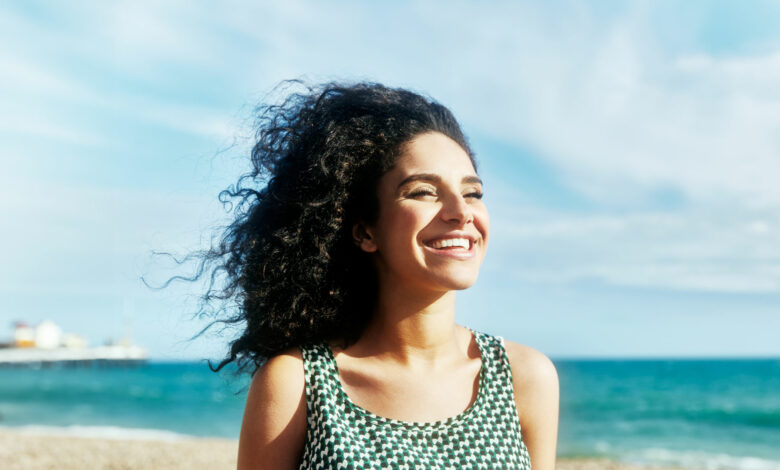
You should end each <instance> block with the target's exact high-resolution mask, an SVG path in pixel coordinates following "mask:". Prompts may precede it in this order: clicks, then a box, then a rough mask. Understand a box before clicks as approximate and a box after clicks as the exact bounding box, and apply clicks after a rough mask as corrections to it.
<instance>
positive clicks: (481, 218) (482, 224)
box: [474, 205, 490, 243]
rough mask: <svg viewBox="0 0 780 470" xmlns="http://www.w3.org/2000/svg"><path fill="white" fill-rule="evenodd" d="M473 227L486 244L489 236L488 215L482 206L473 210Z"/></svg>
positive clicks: (485, 208)
mask: <svg viewBox="0 0 780 470" xmlns="http://www.w3.org/2000/svg"><path fill="white" fill-rule="evenodd" d="M474 226H475V227H476V228H477V230H479V233H481V234H482V238H483V239H484V240H485V243H487V240H488V235H489V234H490V215H488V210H487V207H485V206H484V205H482V206H481V207H479V208H478V209H475V210H474Z"/></svg>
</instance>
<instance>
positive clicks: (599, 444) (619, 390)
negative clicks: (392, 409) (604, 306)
mask: <svg viewBox="0 0 780 470" xmlns="http://www.w3.org/2000/svg"><path fill="white" fill-rule="evenodd" d="M555 363H556V366H557V367H558V373H559V376H560V380H561V420H560V433H559V444H558V449H559V456H561V457H605V458H611V459H616V460H621V461H627V462H633V463H643V464H670V465H679V466H683V467H689V468H699V469H708V470H709V469H741V470H765V469H766V470H768V469H774V470H778V469H780V359H765V360H558V361H555ZM247 385H248V380H247V379H246V378H245V377H244V378H236V377H235V376H233V375H232V373H231V372H222V373H220V374H215V373H213V372H211V371H210V370H209V369H208V367H207V366H206V364H205V363H194V362H178V363H164V362H149V363H147V364H145V365H142V366H139V367H135V368H121V367H85V368H44V369H29V368H2V369H0V428H3V427H5V428H17V429H22V430H24V431H25V432H49V433H52V432H54V433H62V434H74V435H82V436H96V437H116V438H131V439H132V438H155V439H176V438H178V437H181V436H182V435H190V436H200V437H224V438H231V439H234V438H237V437H238V432H239V428H240V424H241V416H242V413H243V406H244V400H245V397H246V394H245V391H246V387H247Z"/></svg>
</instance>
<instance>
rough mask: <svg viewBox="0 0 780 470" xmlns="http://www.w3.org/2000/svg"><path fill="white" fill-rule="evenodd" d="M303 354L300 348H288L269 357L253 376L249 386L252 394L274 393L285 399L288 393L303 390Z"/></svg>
mask: <svg viewBox="0 0 780 470" xmlns="http://www.w3.org/2000/svg"><path fill="white" fill-rule="evenodd" d="M303 389H304V378H303V356H302V355H301V350H300V349H298V348H291V349H288V350H286V351H284V352H282V353H280V354H277V355H276V356H274V357H272V358H271V359H269V360H268V361H267V362H266V363H265V364H263V366H262V367H260V369H258V370H257V372H256V373H255V375H254V377H252V384H251V386H250V388H249V394H250V396H251V395H252V394H253V393H262V394H272V395H277V394H279V395H280V396H279V397H276V398H281V399H284V398H285V397H289V394H288V393H281V394H280V393H279V392H294V391H303Z"/></svg>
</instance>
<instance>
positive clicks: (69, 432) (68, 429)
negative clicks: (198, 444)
mask: <svg viewBox="0 0 780 470" xmlns="http://www.w3.org/2000/svg"><path fill="white" fill-rule="evenodd" d="M0 431H13V432H18V433H23V434H31V435H36V436H65V437H83V438H96V439H116V440H138V441H170V442H172V441H180V440H183V439H190V438H193V437H194V436H190V435H187V434H180V433H177V432H173V431H164V430H161V429H144V428H123V427H118V426H75V425H74V426H46V425H35V424H30V425H25V426H0Z"/></svg>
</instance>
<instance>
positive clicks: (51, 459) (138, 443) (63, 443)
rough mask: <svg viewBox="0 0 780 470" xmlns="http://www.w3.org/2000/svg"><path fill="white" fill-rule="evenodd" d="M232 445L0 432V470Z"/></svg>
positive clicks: (227, 459) (142, 460)
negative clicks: (1, 469)
mask: <svg viewBox="0 0 780 470" xmlns="http://www.w3.org/2000/svg"><path fill="white" fill-rule="evenodd" d="M237 448H238V443H237V442H236V441H232V440H227V439H197V438H181V439H168V440H142V439H133V440H126V439H100V438H93V437H89V438H87V437H72V436H61V435H43V434H32V433H28V432H20V431H12V430H7V429H6V430H2V431H0V467H1V468H3V469H5V470H39V469H40V470H43V469H52V470H53V469H57V470H76V469H78V470H81V469H85V468H88V469H93V470H129V469H156V470H174V469H188V470H199V469H203V470H206V469H209V470H213V469H234V468H235V467H236V450H237ZM649 469H653V470H673V469H670V468H668V467H647V466H636V465H628V464H623V463H618V462H612V461H608V460H597V459H562V460H560V461H559V462H558V465H557V470H649Z"/></svg>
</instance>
